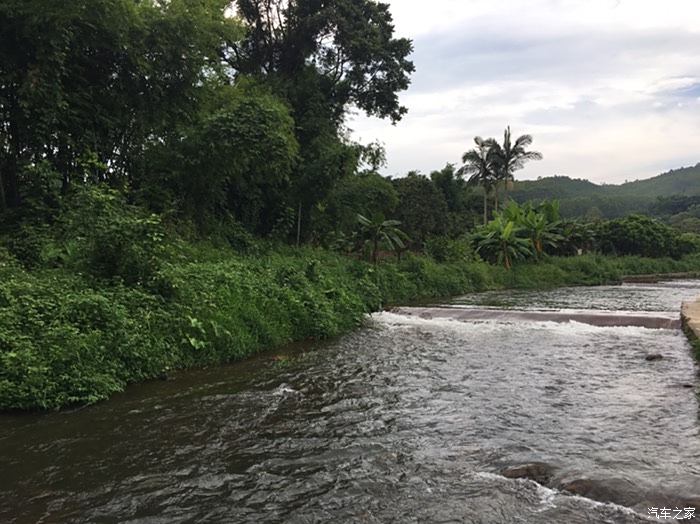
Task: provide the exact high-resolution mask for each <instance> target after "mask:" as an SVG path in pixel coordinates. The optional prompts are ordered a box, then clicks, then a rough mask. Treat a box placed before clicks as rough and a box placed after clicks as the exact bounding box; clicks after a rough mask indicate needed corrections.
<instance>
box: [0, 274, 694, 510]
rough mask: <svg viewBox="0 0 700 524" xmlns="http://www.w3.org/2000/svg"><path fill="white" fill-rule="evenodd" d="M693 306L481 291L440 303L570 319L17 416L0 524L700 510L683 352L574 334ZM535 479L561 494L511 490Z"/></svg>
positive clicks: (4, 439) (398, 345)
mask: <svg viewBox="0 0 700 524" xmlns="http://www.w3.org/2000/svg"><path fill="white" fill-rule="evenodd" d="M697 295H700V282H695V281H676V282H668V283H661V284H652V285H641V284H637V285H625V286H611V287H599V288H571V289H563V290H555V291H552V292H520V291H519V292H495V293H484V294H479V295H470V296H466V297H460V298H459V299H456V300H454V301H452V302H450V303H447V304H439V305H440V306H441V307H442V310H445V309H447V310H453V311H460V310H468V309H470V308H480V309H487V310H488V309H489V308H491V309H494V310H498V311H501V312H502V311H513V310H519V311H537V312H540V313H542V312H544V313H548V312H558V313H561V312H562V311H563V312H568V313H570V314H571V315H572V318H573V319H569V320H568V321H566V322H553V321H550V320H547V317H546V315H545V316H543V317H542V318H538V319H537V320H528V319H527V318H519V317H512V318H511V317H509V316H508V315H497V316H496V319H495V320H484V319H480V320H469V321H464V320H455V319H452V318H449V315H446V316H443V317H440V318H438V317H435V316H430V315H422V316H421V315H411V314H410V311H408V312H407V311H404V310H400V312H384V313H379V314H376V315H373V316H372V317H371V319H370V320H368V323H367V326H366V327H365V328H363V329H360V330H357V331H356V332H354V333H352V334H349V335H347V336H344V337H341V338H340V339H338V340H333V341H328V342H322V343H314V344H300V345H296V346H292V347H289V348H285V349H284V350H279V351H277V352H274V353H268V354H264V355H260V356H258V357H255V358H252V359H250V360H247V361H244V362H241V363H238V364H235V365H231V366H226V367H221V368H216V369H205V370H197V371H190V372H183V373H179V374H177V375H175V376H174V377H172V380H169V381H158V382H152V383H147V384H142V385H138V386H133V387H130V388H129V389H128V390H127V392H125V393H123V394H120V395H116V396H115V397H114V398H112V399H111V400H109V401H107V402H104V403H101V404H98V405H95V406H91V407H86V408H82V409H77V410H69V411H65V412H59V413H50V414H43V415H37V414H30V415H3V416H1V417H0V522H17V523H25V522H105V523H108V522H133V523H173V522H295V523H296V522H298V523H307V522H367V523H374V522H470V523H510V522H515V523H517V522H522V523H530V522H532V523H535V522H536V523H564V522H566V523H569V522H570V523H579V522H580V523H584V522H594V523H604V522H611V523H636V522H648V520H647V519H648V517H649V508H652V507H654V508H659V509H661V508H664V507H665V508H668V509H669V510H673V509H675V508H679V510H680V509H683V508H684V507H691V506H693V507H697V509H698V511H697V512H696V514H700V422H699V410H698V397H697V391H698V387H697V386H698V384H699V381H698V375H697V366H696V364H695V361H694V359H693V357H692V353H691V348H690V345H689V343H688V342H687V340H686V338H685V337H684V335H683V334H682V333H681V331H680V330H679V329H650V328H647V327H642V326H639V325H624V322H621V324H622V325H615V326H599V325H591V324H589V323H584V322H578V321H576V320H575V318H577V317H576V315H578V314H583V313H586V314H589V313H595V314H597V315H603V316H605V315H607V314H614V315H615V316H617V317H624V316H625V315H630V316H632V315H637V316H638V315H639V314H640V313H641V314H643V315H648V316H654V317H669V318H677V317H678V312H679V309H680V304H681V301H682V300H684V299H690V298H694V297H695V296H697ZM581 318H584V317H581ZM586 318H587V317H586ZM650 354H660V355H662V356H663V359H661V360H655V361H648V360H647V359H646V357H647V356H649V355H650ZM527 464H539V466H538V467H540V468H541V469H542V470H543V471H544V472H545V476H546V478H545V479H539V481H540V483H537V482H534V481H532V480H528V479H524V478H507V477H509V476H512V475H511V474H510V473H507V472H508V471H510V472H512V471H513V467H517V466H523V465H527ZM526 469H527V468H526ZM504 473H505V476H504ZM567 489H568V490H569V491H573V492H575V493H578V494H577V495H574V494H571V493H569V492H568V491H567ZM695 501H697V506H695ZM684 515H686V514H684ZM652 521H656V520H652ZM666 521H667V522H668V521H669V520H666ZM685 521H686V522H687V521H689V520H685Z"/></svg>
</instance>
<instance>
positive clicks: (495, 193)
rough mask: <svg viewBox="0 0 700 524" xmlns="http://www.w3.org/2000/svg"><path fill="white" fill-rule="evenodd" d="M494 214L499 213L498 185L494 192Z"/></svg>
mask: <svg viewBox="0 0 700 524" xmlns="http://www.w3.org/2000/svg"><path fill="white" fill-rule="evenodd" d="M493 212H494V214H496V213H498V184H496V187H495V188H494V191H493Z"/></svg>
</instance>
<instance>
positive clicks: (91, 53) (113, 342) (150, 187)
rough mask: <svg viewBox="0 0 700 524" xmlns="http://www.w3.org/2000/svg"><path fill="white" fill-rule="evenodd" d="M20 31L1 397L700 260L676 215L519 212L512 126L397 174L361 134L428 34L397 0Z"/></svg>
mask: <svg viewBox="0 0 700 524" xmlns="http://www.w3.org/2000/svg"><path fill="white" fill-rule="evenodd" d="M0 34H1V35H2V36H3V38H2V39H0V409H31V408H44V409H50V408H58V407H61V406H65V405H69V404H74V403H85V402H94V401H97V400H100V399H103V398H106V397H107V396H108V395H109V394H111V393H113V392H115V391H120V390H122V389H123V388H124V387H125V385H126V384H128V383H130V382H134V381H138V380H143V379H149V378H156V377H160V376H164V375H166V374H167V373H168V372H169V370H171V369H175V368H182V367H188V366H195V365H206V364H209V363H219V362H227V361H231V360H234V359H237V358H241V357H244V356H246V355H249V354H251V353H252V352H255V351H258V350H261V349H263V348H269V347H274V346H277V345H280V344H284V343H287V342H290V341H293V340H303V339H306V338H323V337H330V336H334V335H337V334H339V333H342V332H344V331H346V330H348V329H350V328H351V327H353V326H356V325H358V324H359V323H360V322H361V321H362V319H363V318H364V315H365V314H366V313H368V312H370V311H376V310H378V309H379V308H381V307H383V306H386V305H387V304H396V303H406V302H413V301H417V300H421V299H426V298H429V297H438V296H446V295H454V294H459V293H464V292H468V291H478V290H485V289H493V288H502V287H507V286H510V287H548V286H556V285H565V284H600V283H604V282H616V281H619V279H620V277H621V275H623V274H634V273H648V272H653V273H657V272H666V271H674V272H678V271H690V270H693V271H694V270H698V269H700V257H698V255H697V254H696V252H697V250H698V246H699V245H700V243H699V242H698V241H697V237H695V236H693V235H685V236H683V235H680V234H679V233H677V232H676V231H675V230H673V229H670V228H668V227H667V226H664V225H663V224H661V223H659V222H656V221H654V220H651V219H647V218H645V217H634V216H632V217H627V218H624V219H621V220H616V221H612V222H605V221H596V222H591V223H588V222H578V221H572V220H568V221H565V220H562V219H561V217H560V216H559V212H558V208H557V205H556V204H555V203H553V202H549V203H542V204H540V203H538V204H536V205H527V206H518V205H516V204H515V203H513V202H512V201H510V202H509V197H510V196H511V195H512V192H511V191H510V188H511V186H512V184H513V174H514V172H515V171H517V170H518V169H520V168H522V167H524V164H525V162H526V161H528V160H536V159H538V158H540V154H539V153H536V152H534V151H529V150H528V148H529V146H530V145H531V143H532V137H530V136H529V135H523V136H521V137H518V138H516V139H515V140H511V134H510V129H509V128H508V129H507V130H506V132H505V134H504V137H503V141H502V142H498V141H496V140H494V139H485V140H481V139H478V140H477V141H476V145H477V149H476V150H474V151H473V152H469V153H467V154H465V156H464V166H462V167H461V168H459V169H458V168H456V167H455V166H453V165H450V164H448V165H446V166H445V167H444V168H443V169H441V170H436V171H434V172H432V173H431V174H430V175H429V176H426V175H423V174H421V173H417V172H412V173H409V174H408V175H407V176H405V177H401V178H397V179H393V180H392V179H389V178H386V177H382V176H381V175H380V174H379V171H380V169H381V167H382V166H383V164H384V160H385V159H384V156H385V155H384V150H383V148H382V146H381V144H376V143H375V144H359V143H355V142H353V141H352V140H350V139H349V138H348V133H347V130H346V128H345V125H344V124H345V118H346V115H347V112H348V111H349V110H350V109H351V108H354V109H359V110H361V111H363V112H365V113H366V114H369V115H375V116H378V117H381V118H387V119H390V120H391V121H393V122H397V121H399V120H400V119H401V117H402V116H403V115H404V114H405V112H406V108H404V107H403V106H402V105H401V104H400V102H399V98H398V96H399V94H400V93H401V92H402V91H403V90H405V89H406V88H407V87H408V85H409V81H410V74H411V72H412V71H413V64H412V63H411V62H410V60H409V55H410V53H411V50H412V43H411V42H410V41H409V40H407V39H402V38H395V37H394V35H393V24H392V17H391V14H390V12H389V8H388V6H387V5H386V4H383V3H381V2H377V1H374V0H337V1H335V2H325V3H324V2H316V1H313V0H292V1H282V0H265V1H262V0H240V1H237V2H230V1H228V0H170V1H168V2H160V1H157V0H141V1H134V0H105V1H101V2H97V3H95V2H91V1H89V0H76V1H73V2H67V3H66V2H51V1H48V0H7V1H4V2H2V3H0ZM472 153H473V154H472ZM465 175H470V176H471V177H472V178H471V179H467V178H466V177H465ZM490 200H492V201H493V205H492V206H489V201H490ZM697 204H700V202H698V203H697ZM658 205H665V206H667V207H668V208H669V209H674V210H675V209H676V208H678V206H682V205H683V203H678V202H675V201H674V202H671V201H669V202H660V203H658ZM674 206H675V207H674ZM679 209H680V208H679ZM684 209H685V208H684ZM684 212H687V213H691V216H689V217H685V218H684V220H686V219H687V220H690V219H692V218H693V216H694V215H692V213H694V211H693V210H692V209H691V208H688V210H687V211H684ZM602 254H608V255H625V256H619V257H618V256H603V255H602ZM579 255H581V256H579ZM639 256H646V257H654V258H639Z"/></svg>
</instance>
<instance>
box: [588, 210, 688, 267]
mask: <svg viewBox="0 0 700 524" xmlns="http://www.w3.org/2000/svg"><path fill="white" fill-rule="evenodd" d="M679 236H680V235H679V233H678V232H677V231H676V230H675V229H673V228H671V227H669V226H667V225H665V224H663V223H661V222H659V221H658V220H654V219H653V218H650V217H647V216H643V215H630V216H628V217H626V218H621V219H618V220H611V221H609V222H603V223H602V224H601V225H600V227H599V230H598V242H599V244H600V248H601V250H602V251H603V252H604V253H607V254H617V255H639V256H643V257H651V258H659V257H673V258H680V257H681V256H683V255H684V254H687V252H686V253H684V251H685V250H686V249H687V244H685V243H683V244H681V243H679Z"/></svg>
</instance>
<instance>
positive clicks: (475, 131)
mask: <svg viewBox="0 0 700 524" xmlns="http://www.w3.org/2000/svg"><path fill="white" fill-rule="evenodd" d="M384 1H386V2H387V3H389V4H390V6H391V12H392V13H393V15H394V22H395V26H396V34H397V36H402V37H408V38H411V39H412V40H413V44H414V53H413V56H412V60H413V61H414V63H415V66H416V72H415V73H414V74H413V76H412V85H411V87H410V88H409V90H408V91H405V92H403V93H402V94H401V103H402V104H403V105H405V106H406V107H407V108H408V110H409V113H408V115H407V116H405V117H404V118H403V120H401V122H399V123H398V124H397V125H396V126H392V125H391V123H390V122H388V121H382V120H379V119H376V118H367V117H365V116H363V115H359V114H356V115H354V116H353V117H352V118H351V119H350V120H349V122H348V126H349V128H350V129H351V130H352V136H353V137H354V138H355V139H357V140H360V141H362V142H363V143H366V142H371V141H374V140H379V141H380V142H382V143H383V144H384V145H385V147H386V150H387V161H388V164H387V166H386V168H385V169H384V174H386V175H392V176H403V175H405V174H406V173H407V172H408V171H410V170H419V171H421V172H423V173H426V174H427V173H430V171H432V170H435V169H440V168H442V167H443V166H444V165H445V164H446V163H447V162H451V163H455V164H459V162H460V158H461V156H462V153H463V152H464V151H466V150H467V149H470V148H471V147H472V146H473V139H474V136H477V135H479V136H484V137H491V136H493V137H497V138H501V137H502V134H503V129H504V128H505V127H506V126H507V125H510V126H511V128H512V132H513V135H516V136H517V135H521V134H525V133H528V134H531V135H533V137H534V144H533V149H535V150H537V151H540V152H541V153H542V154H543V155H544V160H543V161H540V162H533V163H530V164H528V165H527V167H526V168H525V169H524V170H523V171H519V172H518V173H517V174H516V178H521V179H534V178H537V177H540V176H551V175H568V176H571V177H573V178H586V179H589V180H592V181H594V182H596V183H622V182H624V181H625V180H636V179H643V178H648V177H651V176H654V175H656V174H659V173H661V172H665V171H668V170H669V169H673V168H677V167H682V166H687V165H695V164H696V163H698V162H700V0H431V1H430V2H423V1H419V0H384Z"/></svg>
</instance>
